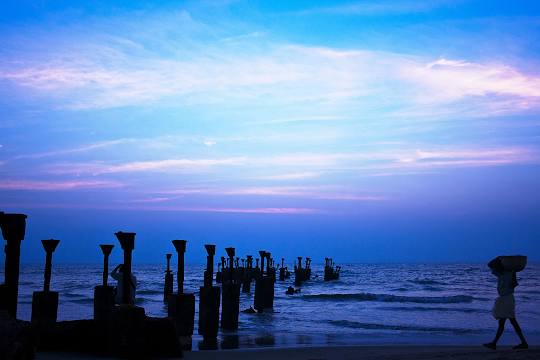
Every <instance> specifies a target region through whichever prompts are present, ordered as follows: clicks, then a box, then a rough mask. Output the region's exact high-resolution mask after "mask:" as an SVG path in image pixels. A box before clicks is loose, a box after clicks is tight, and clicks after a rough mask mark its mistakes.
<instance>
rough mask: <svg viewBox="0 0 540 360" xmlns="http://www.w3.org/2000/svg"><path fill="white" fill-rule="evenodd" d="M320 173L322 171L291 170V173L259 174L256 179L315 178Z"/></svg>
mask: <svg viewBox="0 0 540 360" xmlns="http://www.w3.org/2000/svg"><path fill="white" fill-rule="evenodd" d="M322 174H323V173H321V172H314V171H304V172H293V173H286V174H277V175H266V176H259V177H257V178H256V179H257V180H275V181H287V180H303V179H310V178H316V177H319V176H321V175H322Z"/></svg>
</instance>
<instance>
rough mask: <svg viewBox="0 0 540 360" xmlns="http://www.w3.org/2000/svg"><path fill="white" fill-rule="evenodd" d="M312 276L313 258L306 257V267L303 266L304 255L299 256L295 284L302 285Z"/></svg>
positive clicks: (295, 268)
mask: <svg viewBox="0 0 540 360" xmlns="http://www.w3.org/2000/svg"><path fill="white" fill-rule="evenodd" d="M310 278H311V259H310V258H308V257H306V262H305V267H302V257H301V256H299V257H298V262H297V263H296V264H295V266H294V284H295V285H296V286H300V285H302V283H303V282H304V281H307V280H309V279H310Z"/></svg>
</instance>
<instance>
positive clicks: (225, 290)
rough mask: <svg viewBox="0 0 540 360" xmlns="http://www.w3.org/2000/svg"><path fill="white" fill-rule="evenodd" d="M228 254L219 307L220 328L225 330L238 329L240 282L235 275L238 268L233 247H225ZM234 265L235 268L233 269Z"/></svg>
mask: <svg viewBox="0 0 540 360" xmlns="http://www.w3.org/2000/svg"><path fill="white" fill-rule="evenodd" d="M225 251H227V255H228V256H229V268H228V271H227V272H228V274H229V276H228V277H227V279H228V280H227V281H226V282H223V286H222V295H221V297H222V309H221V328H222V329H226V330H236V329H238V314H239V313H240V284H239V282H238V279H237V277H236V276H235V270H237V269H238V261H234V255H235V249H234V248H232V247H229V248H226V249H225ZM235 265H236V269H235Z"/></svg>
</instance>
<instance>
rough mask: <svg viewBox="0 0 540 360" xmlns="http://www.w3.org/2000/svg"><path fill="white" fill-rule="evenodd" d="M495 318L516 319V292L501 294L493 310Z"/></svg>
mask: <svg viewBox="0 0 540 360" xmlns="http://www.w3.org/2000/svg"><path fill="white" fill-rule="evenodd" d="M492 314H493V317H494V318H495V319H497V320H498V319H514V318H515V317H516V300H515V299H514V294H508V295H504V296H499V297H498V298H497V299H496V300H495V305H493V310H492Z"/></svg>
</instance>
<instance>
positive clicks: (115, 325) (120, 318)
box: [108, 231, 146, 357]
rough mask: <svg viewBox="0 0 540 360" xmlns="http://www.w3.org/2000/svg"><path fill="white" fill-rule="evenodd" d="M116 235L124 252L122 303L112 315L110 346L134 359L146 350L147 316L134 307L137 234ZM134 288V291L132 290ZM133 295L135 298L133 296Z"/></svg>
mask: <svg viewBox="0 0 540 360" xmlns="http://www.w3.org/2000/svg"><path fill="white" fill-rule="evenodd" d="M114 235H116V238H117V239H118V241H119V242H120V246H121V247H122V250H123V252H124V263H123V266H122V281H123V286H122V288H123V289H122V303H121V304H120V306H116V307H115V308H114V311H113V313H112V320H111V322H110V323H111V328H110V329H109V331H110V336H109V339H108V340H109V346H111V347H112V348H113V349H115V353H116V354H118V355H119V356H122V357H126V356H127V357H133V356H134V355H136V354H137V352H138V351H139V350H140V349H145V348H146V344H145V339H146V338H145V335H144V326H145V325H144V324H145V320H146V314H145V311H144V308H142V307H140V306H135V305H134V298H135V296H134V295H135V294H132V293H131V292H132V291H135V289H134V288H133V287H132V286H131V281H132V280H131V263H132V253H133V250H134V249H135V235H136V234H135V233H132V232H123V231H118V232H116V233H115V234H114ZM132 288H133V289H132ZM132 295H133V296H132Z"/></svg>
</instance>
